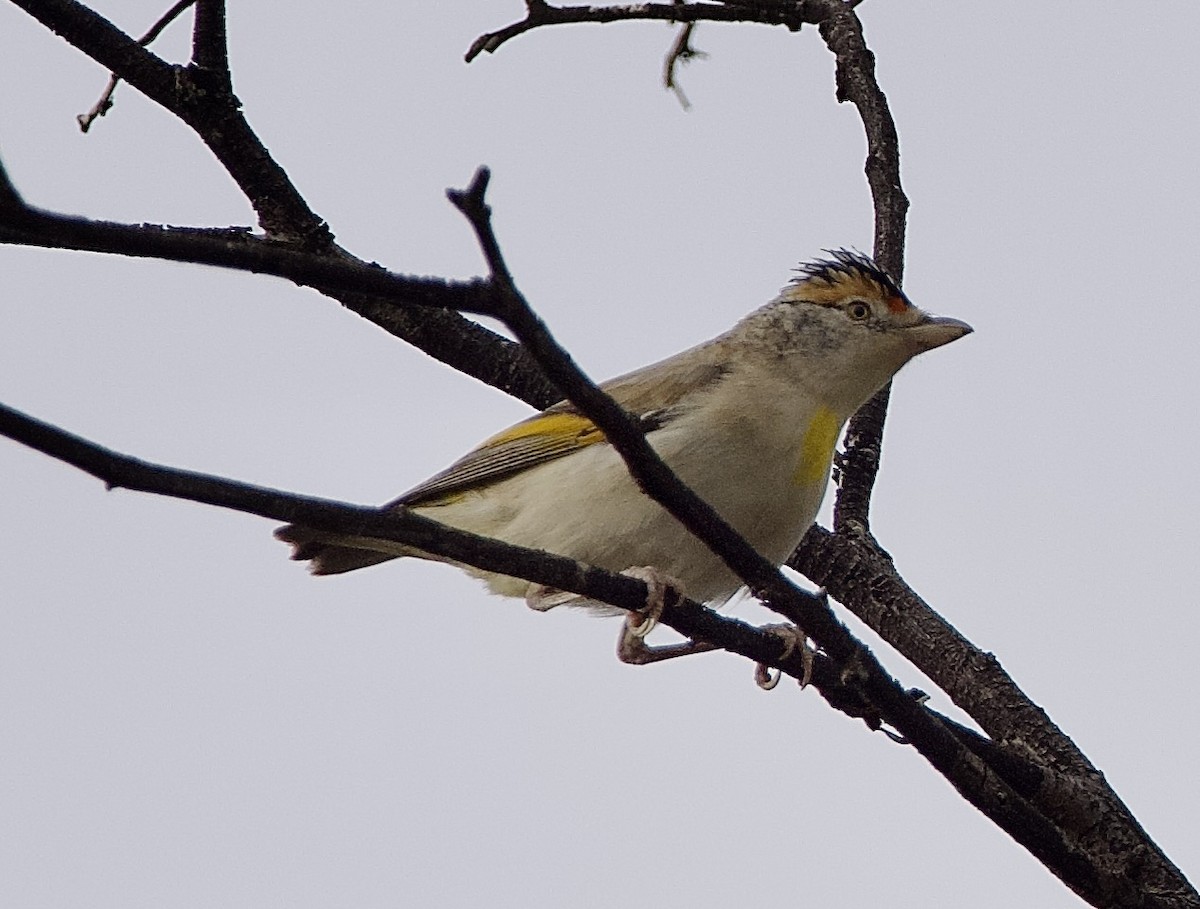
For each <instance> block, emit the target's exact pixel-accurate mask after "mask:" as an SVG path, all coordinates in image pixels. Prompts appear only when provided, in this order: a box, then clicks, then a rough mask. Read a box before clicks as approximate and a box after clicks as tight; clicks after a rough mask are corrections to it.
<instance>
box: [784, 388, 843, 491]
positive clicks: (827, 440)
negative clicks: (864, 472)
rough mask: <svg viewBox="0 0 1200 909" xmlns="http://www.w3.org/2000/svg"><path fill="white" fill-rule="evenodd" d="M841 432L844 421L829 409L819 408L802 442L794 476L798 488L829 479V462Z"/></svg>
mask: <svg viewBox="0 0 1200 909" xmlns="http://www.w3.org/2000/svg"><path fill="white" fill-rule="evenodd" d="M841 430H842V421H841V420H840V419H839V418H838V415H837V414H835V413H834V412H833V411H832V410H830V409H829V408H827V407H818V408H817V412H816V413H814V414H813V418H812V422H811V423H809V424H808V431H807V432H805V433H804V439H803V440H802V441H801V442H800V460H799V462H797V464H796V473H795V476H794V480H795V482H796V485H797V486H806V485H809V484H812V483H823V482H825V481H826V480H828V479H829V462H830V460H831V459H832V458H833V446H834V445H836V444H837V439H838V433H839V432H841Z"/></svg>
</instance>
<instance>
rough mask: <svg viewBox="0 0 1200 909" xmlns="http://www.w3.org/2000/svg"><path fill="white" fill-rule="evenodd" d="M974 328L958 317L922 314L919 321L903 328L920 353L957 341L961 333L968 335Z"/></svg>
mask: <svg viewBox="0 0 1200 909" xmlns="http://www.w3.org/2000/svg"><path fill="white" fill-rule="evenodd" d="M974 330H975V329H973V328H972V327H971V326H970V325H968V324H967V323H966V322H961V321H959V320H958V319H951V318H949V317H947V316H930V315H922V318H921V320H920V321H918V322H914V323H913V324H912V325H910V326H908V328H906V329H904V334H905V336H906V337H907V338H908V340H909V341H911V342H912V344H913V346H914V347H916V349H917V352H918V353H920V352H922V351H926V350H933V348H935V347H941V346H942V345H943V344H949V343H950V342H951V341H957V340H958V339H959V338H961V337H962V336H963V335H969V334H970V333H971V332H973V331H974Z"/></svg>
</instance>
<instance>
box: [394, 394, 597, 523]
mask: <svg viewBox="0 0 1200 909" xmlns="http://www.w3.org/2000/svg"><path fill="white" fill-rule="evenodd" d="M603 441H604V433H602V432H601V431H600V430H599V429H597V428H596V425H595V424H594V423H592V421H591V420H589V419H588V418H587V417H584V416H582V415H580V414H577V413H572V412H570V411H558V410H551V411H545V412H543V413H540V414H537V415H536V416H532V417H530V418H529V419H528V420H522V421H521V422H520V423H518V424H516V425H515V426H512V427H509V428H508V429H506V430H504V431H503V432H501V433H499V434H497V435H494V436H492V437H491V438H490V439H488V440H487V441H486V442H484V443H483V444H482V445H480V446H479V447H478V448H475V449H474V450H473V451H470V452H468V453H467V454H466V455H464V456H463V457H461V458H459V459H458V460H457V461H455V462H454V463H453V464H451V465H450V466H449V467H447V468H446V469H445V470H443V471H442V472H441V473H439V474H436V475H434V476H432V477H430V478H429V479H428V480H426V481H425V482H424V483H422V484H421V485H420V486H418V487H416V488H415V489H410V490H409V491H408V492H406V493H405V494H404V495H402V496H400V498H398V499H395V500H394V501H392V502H389V503H388V505H387V506H385V507H395V506H397V505H404V506H409V507H411V506H415V505H425V506H435V505H450V504H452V503H454V502H457V501H459V500H460V499H461V498H462V497H463V495H465V494H466V493H469V492H473V491H475V490H478V489H481V488H483V487H484V486H487V485H489V484H490V483H495V482H498V481H499V480H503V479H504V478H506V477H511V476H512V475H513V474H516V473H520V472H521V471H523V470H528V469H529V468H531V467H536V466H537V465H538V464H544V463H545V462H547V461H553V460H554V459H555V458H561V457H565V456H566V455H569V454H571V453H572V452H575V451H579V450H580V449H581V448H586V447H588V446H589V445H594V444H596V443H597V442H603Z"/></svg>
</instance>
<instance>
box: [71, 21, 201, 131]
mask: <svg viewBox="0 0 1200 909" xmlns="http://www.w3.org/2000/svg"><path fill="white" fill-rule="evenodd" d="M195 2H196V0H178V2H176V4H175V5H174V6H172V7H171V8H170V9H169V10H167V11H166V12H165V13H163V15H162V18H160V19H159V20H158V21H157V22H155V23H154V25H152V26H151V27H150V31H148V32H146V34H144V35H142V37H140V38H138V44H140V45H141V46H142V47H149V46H150V43H151V42H152V41H154V39H155V38H157V37H158V36H159V35H161V34H162V31H163V29H165V28H166V27H167V26H168V25H170V24H171V23H172V22H174V21H175V20H176V19H177V18H178V17H179V15H180V14H181V13H182V12H183V11H184V10H185V9H187V8H188V7H189V6H191V5H192V4H193V3H195ZM120 81H121V77H120V76H118V75H117V74H116V73H111V74H110V75H109V77H108V85H106V86H105V88H104V93H103V94H101V95H100V100H99V101H97V102H96V103H95V104H94V105H93V106H92V109H91V110H89V111H88V112H87V113H86V114H80V115H79V116H77V117H76V118H75V122H77V123H78V124H79V129H80V130H81V131H82V132H85V133H86V132H87V131H88V130H89V129H91V128H92V123H93V121H95V120H96V119H97V118H98V117H103V116H104V115H105V114H107V113H108V112H109V110H111V109H112V106H113V92H115V91H116V90H117V84H118V83H119V82H120Z"/></svg>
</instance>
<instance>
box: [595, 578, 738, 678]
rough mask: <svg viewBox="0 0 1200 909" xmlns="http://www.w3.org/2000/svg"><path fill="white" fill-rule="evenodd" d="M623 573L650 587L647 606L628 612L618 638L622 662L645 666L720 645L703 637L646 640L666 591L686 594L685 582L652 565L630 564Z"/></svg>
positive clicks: (618, 655) (679, 594)
mask: <svg viewBox="0 0 1200 909" xmlns="http://www.w3.org/2000/svg"><path fill="white" fill-rule="evenodd" d="M621 574H623V575H626V576H628V577H631V578H637V579H638V580H639V581H643V582H644V583H645V584H646V588H647V590H648V591H649V592H648V593H647V595H646V606H645V608H644V609H642V610H639V611H638V612H630V613H628V614H627V615H626V616H625V624H624V625H623V626H622V628H621V636H620V637H619V638H618V639H617V659H619V660H620V661H621V662H622V663H628V664H630V665H632V666H645V665H647V664H649V663H659V662H661V661H663V660H670V659H674V658H675V657H681V656H688V655H689V654H693V653H705V652H707V651H709V650H716V649H717V646H716V645H715V644H708V643H706V642H704V641H683V642H682V643H679V644H664V645H661V646H658V647H651V646H650V645H649V644H647V643H646V635H648V634H649V633H650V632H651V631H653V630H654V626H655V625H657V624H658V619H659V617H660V616H661V615H662V611H663V607H664V606H665V605H666V598H667V591H673V592H674V593H675V595H676V596H678V597H680V598H681V599H682V597H683V596H684V592H683V585H682V584H681V583H680V582H679V581H678V580H676V579H675V578H672V577H670V576H669V575H665V574H663V573H662V572H661V571H659V570H658V569H656V568H653V567H650V566H646V567H644V568H627V569H625V570H624V571H622V572H621Z"/></svg>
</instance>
